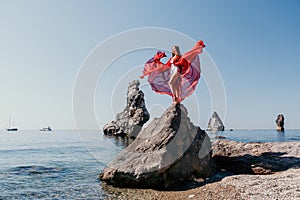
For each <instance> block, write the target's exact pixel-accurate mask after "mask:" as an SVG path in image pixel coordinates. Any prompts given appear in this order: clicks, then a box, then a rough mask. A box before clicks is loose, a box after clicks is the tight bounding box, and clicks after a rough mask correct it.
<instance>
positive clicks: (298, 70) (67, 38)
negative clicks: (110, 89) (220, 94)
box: [0, 0, 300, 129]
mask: <svg viewBox="0 0 300 200" xmlns="http://www.w3.org/2000/svg"><path fill="white" fill-rule="evenodd" d="M299 19H300V2H299V1H297V0H294V1H293V0H288V1H279V0H265V1H260V0H253V1H240V0H236V1H233V0H232V1H178V2H176V1H147V2H146V1H145V2H142V1H137V0H136V1H124V2H122V1H96V0H94V1H92V0H91V1H83V0H81V1H78V0H77V1H76V0H64V1H60V0H41V1H39V0H27V1H21V0H19V1H17V0H1V1H0V30H1V31H0V74H1V78H0V92H1V96H0V108H1V109H0V128H1V129H3V128H6V127H7V125H8V118H9V116H11V117H12V118H13V119H14V121H15V125H16V126H18V127H19V128H22V129H36V128H39V127H42V126H46V125H48V124H50V125H52V126H53V127H54V128H55V129H73V128H74V120H73V112H72V92H73V84H74V81H75V78H76V74H77V72H78V70H79V67H80V65H81V64H82V63H83V61H84V59H85V58H86V57H87V55H88V54H89V52H91V50H92V49H93V48H95V47H96V46H97V45H98V44H99V43H101V42H103V41H104V40H105V39H107V38H108V37H110V36H112V35H115V34H118V33H120V32H122V31H126V30H129V29H133V28H141V27H162V28H168V29H172V30H175V31H179V32H182V33H184V34H186V35H188V36H190V37H191V38H194V39H195V40H198V39H203V40H204V41H205V43H206V44H207V48H206V51H207V52H208V53H209V54H210V56H211V57H212V59H213V60H214V62H215V63H216V65H217V66H218V69H219V71H220V73H221V76H222V79H223V81H224V86H225V89H226V96H227V109H226V110H227V113H226V118H225V119H223V120H224V123H225V126H226V128H234V129H236V128H245V129H248V128H257V129H265V128H266V129H268V128H274V120H275V118H276V116H277V114H279V113H283V114H284V115H285V116H286V126H287V128H291V129H294V128H300V118H299V114H300V106H299V102H300V93H299V91H300V78H299V74H300V66H299V61H300V37H299V35H300V20H299ZM149 53H150V52H149ZM120 62H121V60H120ZM120 62H119V63H120ZM121 64H122V63H120V65H121ZM132 67H136V63H133V64H132ZM202 85H204V84H202ZM199 86H200V87H198V90H200V91H199V94H201V88H202V90H203V91H205V88H204V87H203V86H201V84H200V85H199ZM101 95H105V94H101ZM146 96H147V94H146ZM204 97H206V96H205V95H204V96H203V98H204ZM166 98H168V97H166ZM99 99H100V98H99ZM124 100H125V97H124ZM203 101H204V102H205V101H207V100H203ZM98 103H99V104H101V103H100V102H98ZM122 105H124V102H123V101H122V102H121V101H120V108H121V107H122ZM96 106H97V105H96ZM97 107H98V108H99V109H100V110H101V106H100V105H98V106H97ZM99 112H101V111H99ZM101 114H102V115H103V116H106V114H105V113H101ZM101 114H99V115H101ZM210 115H211V110H209V109H204V110H203V116H204V117H203V120H202V121H201V123H200V126H201V127H202V128H206V125H207V122H208V117H209V116H210ZM100 119H101V120H104V121H105V120H107V121H109V120H111V119H112V116H111V115H109V114H107V117H106V118H105V117H104V118H103V117H102V118H100ZM103 123H105V122H103V121H102V122H100V124H103ZM87 128H89V127H87Z"/></svg>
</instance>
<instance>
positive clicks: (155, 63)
mask: <svg viewBox="0 0 300 200" xmlns="http://www.w3.org/2000/svg"><path fill="white" fill-rule="evenodd" d="M204 47H205V45H204V43H203V41H202V40H200V41H198V42H197V43H196V44H195V46H194V47H193V48H192V49H191V50H190V51H188V52H186V53H185V54H183V55H182V56H181V57H180V58H179V59H178V60H177V61H175V62H174V65H175V66H176V67H177V68H178V72H179V73H180V74H181V82H180V84H179V87H180V88H179V91H180V97H179V100H178V101H179V103H180V102H181V101H183V100H184V99H185V98H186V97H188V96H190V95H191V94H192V93H193V92H194V91H195V88H196V86H197V84H198V81H199V79H200V73H201V69H200V60H199V56H198V54H201V53H202V49H203V48H204ZM163 57H166V55H165V53H164V52H160V51H158V52H157V53H156V55H155V56H154V57H153V58H151V59H150V60H148V61H147V62H146V64H145V66H144V71H143V76H141V78H144V76H148V82H149V83H150V85H151V88H152V90H153V91H155V92H157V93H159V94H168V95H170V96H172V97H173V94H172V91H171V89H170V86H169V80H170V76H171V73H170V69H171V64H170V60H169V61H168V62H167V63H166V64H164V63H162V62H161V61H160V59H161V58H163Z"/></svg>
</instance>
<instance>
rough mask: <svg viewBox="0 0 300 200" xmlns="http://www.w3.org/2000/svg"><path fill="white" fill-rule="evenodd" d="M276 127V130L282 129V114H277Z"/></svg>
mask: <svg viewBox="0 0 300 200" xmlns="http://www.w3.org/2000/svg"><path fill="white" fill-rule="evenodd" d="M275 122H276V129H277V131H284V116H283V114H279V115H278V116H277V119H276V121H275Z"/></svg>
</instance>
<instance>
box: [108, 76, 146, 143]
mask: <svg viewBox="0 0 300 200" xmlns="http://www.w3.org/2000/svg"><path fill="white" fill-rule="evenodd" d="M139 85H140V82H139V81H138V80H134V81H132V82H130V83H129V86H128V91H127V105H126V107H125V109H124V110H123V111H122V112H120V113H118V114H117V115H116V118H115V120H114V121H111V122H109V123H107V124H106V125H104V127H103V132H104V134H105V135H114V136H128V137H131V138H135V137H136V136H137V135H138V133H139V132H140V131H141V129H142V127H143V125H144V124H145V123H146V122H147V121H148V120H149V118H150V115H149V112H148V110H147V108H146V105H145V99H144V93H143V91H141V90H140V89H139Z"/></svg>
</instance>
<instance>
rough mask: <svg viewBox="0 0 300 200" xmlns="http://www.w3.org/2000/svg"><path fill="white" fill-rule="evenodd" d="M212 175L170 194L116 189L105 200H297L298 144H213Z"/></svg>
mask: <svg viewBox="0 0 300 200" xmlns="http://www.w3.org/2000/svg"><path fill="white" fill-rule="evenodd" d="M212 149H213V161H214V163H215V172H214V173H213V175H211V176H210V177H209V178H206V179H201V178H200V179H196V178H195V179H193V180H191V181H189V182H188V183H187V184H186V185H184V186H181V187H179V188H175V189H173V191H159V190H153V189H128V188H122V189H121V188H115V187H112V186H109V185H106V184H104V183H103V189H104V190H105V191H106V192H107V194H108V196H107V199H300V142H282V143H276V142H273V143H272V142H267V143H241V142H234V141H227V140H217V141H215V142H214V143H213V145H212Z"/></svg>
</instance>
